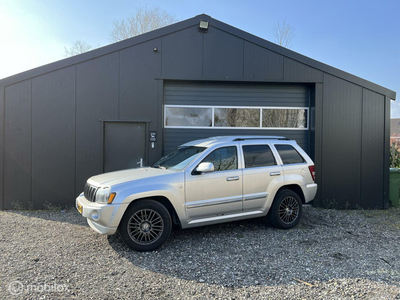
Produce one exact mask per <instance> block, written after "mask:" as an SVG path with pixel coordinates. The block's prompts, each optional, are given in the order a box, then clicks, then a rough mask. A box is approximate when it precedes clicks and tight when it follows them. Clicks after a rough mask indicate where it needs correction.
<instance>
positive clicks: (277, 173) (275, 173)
mask: <svg viewBox="0 0 400 300" xmlns="http://www.w3.org/2000/svg"><path fill="white" fill-rule="evenodd" d="M269 175H270V176H278V175H281V172H279V171H278V172H271V173H269Z"/></svg>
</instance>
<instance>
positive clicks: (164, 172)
mask: <svg viewBox="0 0 400 300" xmlns="http://www.w3.org/2000/svg"><path fill="white" fill-rule="evenodd" d="M314 176H315V171H314V163H313V161H312V160H311V159H310V158H309V157H308V155H307V154H306V153H305V152H304V151H303V150H302V149H301V147H299V146H298V145H297V143H296V142H295V141H291V140H288V139H286V138H284V137H276V136H220V137H210V138H208V139H203V140H197V141H192V142H189V143H186V144H184V145H181V146H180V147H178V149H177V150H175V151H174V152H172V153H170V154H168V155H166V156H164V157H162V158H161V159H160V160H159V161H157V162H156V163H154V164H153V165H152V166H150V167H144V168H138V169H128V170H122V171H117V172H112V173H105V174H101V175H97V176H93V177H91V178H89V180H88V181H87V183H86V185H85V190H84V192H83V193H82V194H80V195H79V197H78V198H77V199H76V207H77V209H78V211H79V212H80V213H81V214H82V215H83V216H84V217H85V218H87V221H88V223H89V225H90V227H92V228H93V229H94V230H95V231H96V232H98V233H101V234H108V235H111V234H114V233H115V232H116V231H117V229H119V231H120V234H121V237H122V239H123V241H124V242H125V244H126V245H127V246H129V247H131V248H132V249H134V250H137V251H152V250H155V249H157V248H159V247H161V246H162V245H163V244H164V243H165V241H166V240H167V238H168V236H169V234H170V232H171V228H172V224H173V223H175V224H177V225H179V226H180V227H181V228H190V227H197V226H203V225H210V224H216V223H222V222H228V221H236V220H242V219H248V218H256V217H262V216H266V215H268V219H269V221H270V223H271V224H272V226H274V227H277V228H281V229H289V228H292V227H294V226H296V225H297V223H298V222H299V220H300V218H301V214H302V204H303V203H307V202H309V201H311V200H313V199H314V197H315V194H316V192H317V185H316V184H315V183H314V179H315V178H314Z"/></svg>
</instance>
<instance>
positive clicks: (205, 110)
mask: <svg viewBox="0 0 400 300" xmlns="http://www.w3.org/2000/svg"><path fill="white" fill-rule="evenodd" d="M165 126H166V127H211V126H212V108H209V107H190V106H185V107H178V106H166V107H165Z"/></svg>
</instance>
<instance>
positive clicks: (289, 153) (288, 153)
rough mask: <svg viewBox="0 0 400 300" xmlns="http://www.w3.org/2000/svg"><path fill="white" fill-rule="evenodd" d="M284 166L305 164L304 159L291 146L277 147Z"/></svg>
mask: <svg viewBox="0 0 400 300" xmlns="http://www.w3.org/2000/svg"><path fill="white" fill-rule="evenodd" d="M275 148H276V150H278V153H279V156H280V157H281V159H282V162H283V164H284V165H290V164H301V163H304V162H305V160H304V158H303V157H302V156H301V155H300V154H299V152H297V150H296V149H294V148H293V147H292V146H290V145H275Z"/></svg>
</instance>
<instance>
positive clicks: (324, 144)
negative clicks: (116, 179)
mask: <svg viewBox="0 0 400 300" xmlns="http://www.w3.org/2000/svg"><path fill="white" fill-rule="evenodd" d="M200 21H206V22H208V29H205V28H204V29H199V23H200ZM204 25H207V24H204ZM366 63H368V62H366ZM395 96H396V95H395V92H393V91H391V90H389V89H386V88H384V87H381V86H379V85H376V84H374V83H371V82H368V81H366V80H364V79H361V78H359V77H356V76H354V75H351V74H348V73H346V72H343V71H341V70H338V69H335V68H333V67H330V66H328V65H325V64H323V63H320V62H317V61H315V60H312V59H310V58H308V57H305V56H303V55H300V54H298V53H295V52H293V51H291V50H288V49H286V48H282V47H280V46H278V45H276V44H273V43H270V42H268V41H265V40H263V39H261V38H258V37H256V36H253V35H251V34H249V33H246V32H243V31H241V30H239V29H236V28H234V27H231V26H229V25H227V24H224V23H222V22H220V21H218V20H215V19H212V18H211V17H209V16H207V15H199V16H196V17H194V18H192V19H189V20H186V21H182V22H179V23H177V24H173V25H171V26H167V27H164V28H161V29H158V30H155V31H152V32H149V33H146V34H143V35H140V36H137V37H134V38H131V39H128V40H124V41H122V42H119V43H115V44H112V45H109V46H106V47H103V48H100V49H96V50H93V51H90V52H88V53H84V54H81V55H77V56H75V57H71V58H68V59H64V60H61V61H58V62H55V63H52V64H49V65H45V66H42V67H39V68H36V69H33V70H30V71H27V72H24V73H21V74H17V75H15V76H11V77H8V78H5V79H3V80H0V118H1V121H0V126H1V128H0V170H1V172H0V176H1V178H0V191H1V192H0V197H1V200H0V201H1V208H2V209H9V208H12V207H13V205H15V206H16V205H22V206H27V205H33V207H36V208H40V207H42V206H43V205H44V204H45V203H51V204H54V205H67V204H69V205H72V204H73V203H74V201H75V197H76V196H77V195H78V194H79V193H80V192H81V191H82V190H83V186H84V183H85V181H86V179H87V178H88V177H90V176H92V175H94V174H98V173H101V172H104V171H110V170H115V169H119V168H127V167H136V166H138V164H137V163H138V162H140V160H141V159H142V160H143V164H148V163H152V162H154V161H155V160H156V159H158V158H159V157H160V156H161V155H162V154H163V153H164V152H167V151H169V150H171V149H173V148H174V147H175V146H177V145H179V144H181V143H184V142H186V141H189V140H193V139H198V138H203V137H208V136H214V135H237V134H240V135H247V134H256V135H282V136H286V137H288V138H290V139H296V140H297V142H298V143H299V144H300V145H301V146H302V147H303V148H304V149H305V150H306V151H307V152H308V153H309V154H310V155H311V157H312V158H313V159H314V161H315V165H316V176H317V183H318V185H319V189H318V194H317V197H316V201H315V203H316V204H317V205H333V204H337V205H338V206H340V207H357V206H360V207H364V208H375V207H378V208H384V207H387V206H388V204H389V199H388V182H389V180H388V176H389V136H390V99H395Z"/></svg>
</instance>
